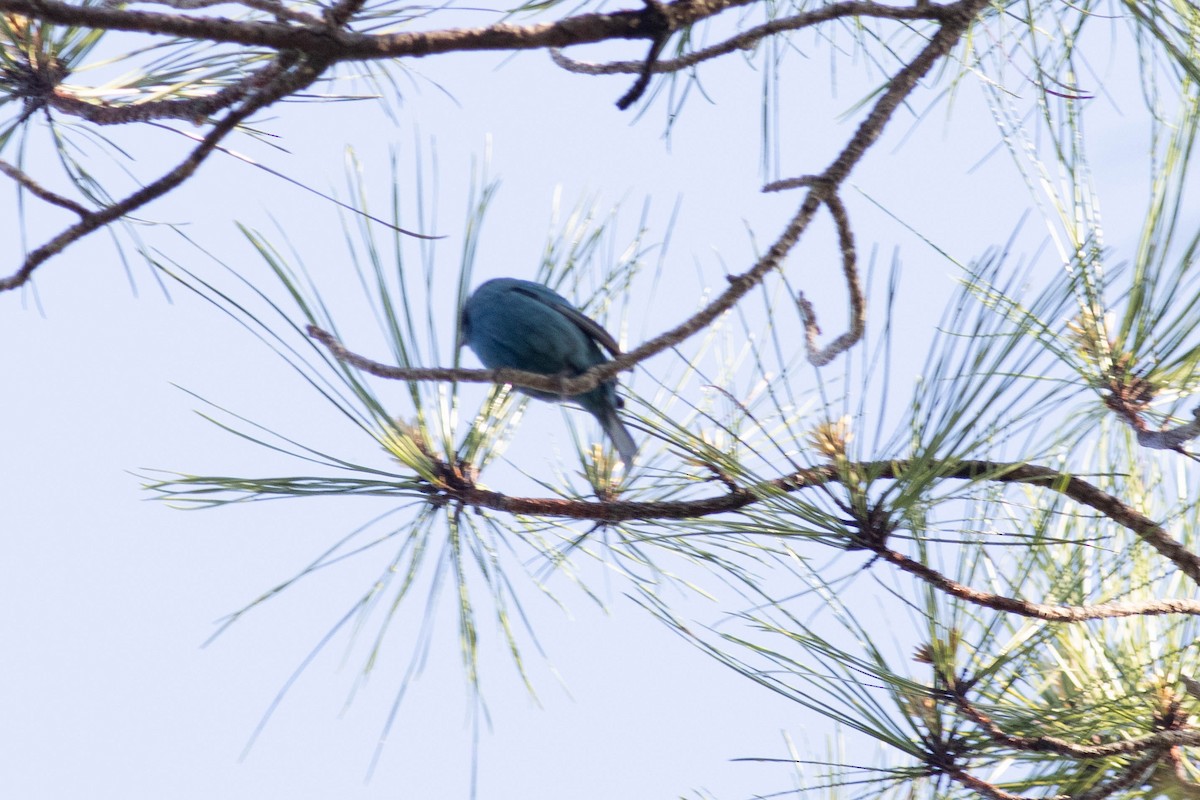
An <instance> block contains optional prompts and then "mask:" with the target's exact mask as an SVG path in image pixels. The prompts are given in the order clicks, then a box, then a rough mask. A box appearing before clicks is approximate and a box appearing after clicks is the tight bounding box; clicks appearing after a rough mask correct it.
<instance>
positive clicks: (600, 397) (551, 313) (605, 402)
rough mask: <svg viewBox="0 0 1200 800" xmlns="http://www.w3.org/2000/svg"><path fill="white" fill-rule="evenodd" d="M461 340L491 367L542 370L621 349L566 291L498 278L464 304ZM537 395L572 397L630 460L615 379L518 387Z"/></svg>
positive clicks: (570, 368)
mask: <svg viewBox="0 0 1200 800" xmlns="http://www.w3.org/2000/svg"><path fill="white" fill-rule="evenodd" d="M462 341H463V343H464V344H466V345H469V346H470V348H471V349H472V350H473V351H475V355H477V356H478V357H479V360H480V361H482V362H483V363H484V366H486V367H487V368H488V369H504V368H509V369H521V370H525V371H527V372H537V373H540V374H542V375H566V376H569V377H575V376H576V375H582V374H583V373H584V372H586V371H587V370H588V369H589V368H591V367H594V366H596V365H597V364H604V363H606V362H607V361H608V360H609V359H608V358H606V357H605V355H604V354H603V353H602V352H601V351H600V346H601V345H603V346H604V349H606V350H608V351H609V352H610V353H612V354H613V355H614V356H615V355H619V354H620V349H619V348H618V347H617V342H616V340H615V339H613V337H612V335H610V334H609V333H608V331H606V330H604V328H602V327H600V325H599V324H598V323H596V321H595V320H592V319H590V318H588V317H586V316H584V315H583V313H582V312H581V311H580V310H579V309H577V308H575V306H573V305H571V303H570V301H568V300H567V299H566V298H565V297H563V296H561V295H559V294H558V293H557V292H555V291H553V290H552V289H549V288H547V287H545V286H543V285H541V284H540V283H532V282H531V281H522V280H518V279H516V278H495V279H493V280H490V281H487V282H486V283H484V284H483V285H481V286H480V287H479V288H478V289H476V290H475V293H474V294H472V295H471V296H470V298H468V299H467V303H466V305H465V306H463V310H462ZM517 388H518V389H519V390H520V391H522V392H524V393H525V394H527V395H530V396H531V397H536V398H537V399H539V400H550V401H562V400H573V401H575V402H577V403H579V405H581V406H583V408H584V409H585V410H587V411H589V412H591V414H592V415H593V416H594V417H595V418H596V419H598V420H599V421H600V427H601V428H603V429H604V432H605V433H607V434H608V437H609V438H610V439H612V441H613V444H614V445H616V447H617V452H619V453H620V454H621V458H622V460H624V462H625V464H626V465H631V464H633V456H634V453H636V452H637V445H636V444H634V442H633V437H631V436H630V435H629V431H628V430H626V428H625V426H624V425H623V424H622V423H621V419H620V417H618V416H617V409H618V408H621V407H622V406H623V405H624V403H622V402H621V400H620V398H618V397H617V381H616V379H615V378H614V379H612V380H607V381H605V382H604V383H602V384H600V385H599V386H597V387H596V388H595V389H592V390H591V391H589V392H584V393H583V394H580V395H575V396H572V397H563V396H561V395H558V394H555V393H554V392H544V391H541V390H539V389H527V388H525V387H523V386H522V387H517Z"/></svg>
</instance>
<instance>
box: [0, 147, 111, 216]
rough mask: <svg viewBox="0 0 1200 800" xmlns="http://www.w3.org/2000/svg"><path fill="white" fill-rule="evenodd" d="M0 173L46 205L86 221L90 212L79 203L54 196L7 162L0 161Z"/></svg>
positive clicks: (57, 195)
mask: <svg viewBox="0 0 1200 800" xmlns="http://www.w3.org/2000/svg"><path fill="white" fill-rule="evenodd" d="M0 172H3V173H4V174H5V175H7V176H8V177H10V178H12V179H13V180H14V181H16V182H17V183H19V184H21V185H22V186H24V187H25V188H26V189H28V190H29V192H30V194H33V195H35V196H36V197H39V198H41V199H42V200H45V201H46V202H47V203H51V204H52V205H56V206H59V207H60V208H65V209H67V210H68V211H74V212H75V213H76V214H78V215H79V216H80V218H81V219H86V218H87V217H88V215H89V214H91V213H92V212H91V211H89V210H88V209H86V208H84V207H83V206H82V205H80V204H79V203H77V202H75V201H74V200H72V199H71V198H69V197H63V196H62V195H61V194H55V193H54V192H52V191H50V190H49V189H47V188H45V187H44V186H42V185H41V184H40V183H38V182H37V181H35V180H34V179H33V178H31V177H30V176H29V175H28V174H26V173H25V172H23V171H21V170H20V169H18V168H17V167H14V166H13V165H12V164H9V163H8V162H7V161H3V160H0Z"/></svg>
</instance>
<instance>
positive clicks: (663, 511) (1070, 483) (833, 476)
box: [431, 460, 1200, 618]
mask: <svg viewBox="0 0 1200 800" xmlns="http://www.w3.org/2000/svg"><path fill="white" fill-rule="evenodd" d="M908 467H909V462H907V461H903V460H894V461H868V462H861V463H850V464H848V465H846V469H849V470H850V471H852V472H854V473H857V474H869V475H874V476H878V477H879V478H880V479H883V480H903V479H904V474H905V472H906V471H907V469H908ZM846 469H842V470H839V469H838V468H835V467H833V466H823V467H812V468H809V469H803V470H800V471H798V472H794V473H792V474H790V475H785V476H782V477H779V478H775V479H773V480H770V481H765V482H763V483H761V484H758V485H756V486H752V487H747V488H744V489H736V490H732V491H729V492H727V493H725V494H720V495H714V496H712V497H706V498H700V499H697V500H677V501H663V502H631V501H626V500H604V501H590V500H564V499H561V498H553V497H551V498H530V497H509V496H507V495H504V494H501V493H499V492H494V491H491V490H490V489H481V488H479V487H477V486H475V485H474V484H463V485H462V486H457V487H454V488H449V487H442V488H439V489H436V490H433V489H431V492H436V493H438V494H439V495H440V496H442V497H444V498H445V499H447V500H450V501H453V502H458V503H461V504H463V505H466V506H476V507H480V508H488V509H492V510H495V511H502V512H505V513H509V514H526V515H534V516H549V517H562V518H566V519H587V520H593V521H596V522H625V521H629V520H666V519H696V518H700V517H707V516H713V515H716V514H724V513H729V512H734V511H739V510H741V509H743V508H746V507H748V506H751V505H753V504H755V503H758V502H762V501H763V500H764V498H769V497H772V496H774V495H777V494H779V493H780V492H785V493H786V492H795V491H800V490H803V489H809V488H813V487H818V486H825V485H827V484H832V483H840V482H841V481H842V477H841V476H842V475H845V474H847V472H846ZM940 477H941V478H943V479H955V480H971V481H990V482H994V483H1019V484H1025V485H1029V486H1039V487H1043V488H1045V489H1049V490H1050V491H1053V492H1057V493H1059V494H1062V495H1064V496H1066V497H1069V498H1071V499H1072V500H1074V501H1075V502H1077V503H1079V504H1081V505H1084V506H1087V507H1088V508H1091V509H1093V510H1095V511H1098V512H1100V513H1101V514H1102V515H1104V516H1105V517H1107V518H1108V519H1110V520H1112V521H1113V522H1115V523H1117V524H1118V525H1120V526H1121V527H1123V528H1126V529H1128V530H1131V531H1133V532H1134V533H1135V534H1137V535H1138V536H1139V537H1140V538H1141V539H1142V540H1143V541H1144V542H1146V543H1147V544H1149V545H1150V546H1151V547H1153V548H1154V549H1155V550H1157V551H1158V552H1159V553H1160V554H1162V555H1163V556H1164V557H1166V558H1167V559H1168V560H1170V561H1171V563H1172V564H1174V565H1175V566H1176V567H1177V568H1178V569H1179V570H1180V571H1181V572H1183V573H1184V574H1185V575H1187V576H1188V577H1189V578H1191V580H1192V581H1193V582H1194V583H1197V584H1200V556H1197V555H1196V554H1195V553H1193V552H1192V551H1191V550H1189V549H1188V548H1187V547H1185V546H1184V545H1183V544H1182V543H1181V542H1179V541H1177V540H1175V539H1174V538H1172V537H1171V535H1170V534H1169V533H1167V531H1166V530H1165V529H1164V528H1163V527H1162V526H1161V525H1159V524H1158V523H1156V522H1154V521H1153V520H1152V519H1150V518H1149V517H1147V516H1145V515H1143V514H1141V513H1139V512H1138V511H1137V510H1135V509H1134V508H1132V507H1131V506H1129V505H1126V504H1125V503H1124V502H1122V501H1121V500H1120V498H1117V497H1114V496H1113V495H1111V494H1109V493H1108V492H1105V491H1103V490H1102V489H1100V488H1098V487H1096V486H1093V485H1092V484H1090V483H1088V482H1087V481H1085V480H1083V479H1082V478H1077V477H1075V476H1073V475H1064V474H1063V473H1061V472H1059V471H1058V470H1055V469H1051V468H1050V467H1043V466H1039V465H1036V464H1011V463H1003V462H996V461H977V460H972V461H960V462H955V463H954V464H953V465H947V467H946V468H945V469H944V471H943V472H942V473H941V474H940ZM894 563H896V565H897V566H902V564H901V563H900V562H899V561H898V560H897V561H896V562H894ZM913 563H915V562H911V561H910V562H909V564H913ZM902 568H904V569H906V571H910V572H914V573H915V570H914V569H912V568H911V567H908V566H902ZM921 577H922V578H923V579H929V580H931V581H936V580H938V573H932V574H930V575H922V576H921ZM948 588H949V587H948ZM964 588H965V587H964ZM1159 602H1164V603H1171V602H1174V601H1169V600H1167V601H1159ZM1036 608H1037V607H1036V606H1034V607H1033V608H1031V609H1028V610H1031V611H1033V610H1036ZM1011 610H1013V611H1015V612H1019V611H1020V609H1019V608H1017V607H1014V608H1012V609H1011ZM1071 613H1072V612H1070V611H1067V612H1066V613H1065V615H1064V616H1066V617H1067V618H1069V617H1070V615H1071ZM1163 613H1167V612H1165V611H1164V612H1163ZM1030 616H1036V614H1030Z"/></svg>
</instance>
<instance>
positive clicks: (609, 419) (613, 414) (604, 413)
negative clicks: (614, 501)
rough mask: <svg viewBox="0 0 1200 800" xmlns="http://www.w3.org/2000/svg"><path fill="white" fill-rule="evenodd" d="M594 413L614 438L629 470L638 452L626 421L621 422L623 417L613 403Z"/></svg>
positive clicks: (609, 435) (609, 436)
mask: <svg viewBox="0 0 1200 800" xmlns="http://www.w3.org/2000/svg"><path fill="white" fill-rule="evenodd" d="M592 413H594V414H595V415H596V419H598V420H600V427H601V428H603V429H604V432H605V433H606V434H608V438H609V439H612V443H613V444H614V445H615V446H616V448H617V452H618V453H620V454H621V460H622V461H624V462H625V469H627V470H628V469H629V468H630V467H632V466H633V457H634V455H635V454H636V453H637V445H636V444H635V443H634V441H633V437H632V436H630V435H629V430H628V429H627V428H626V427H625V423H623V422H621V418H620V417H619V416H617V409H616V408H614V407H613V406H611V405H606V406H605V407H604V408H602V409H599V410H597V411H594V412H592Z"/></svg>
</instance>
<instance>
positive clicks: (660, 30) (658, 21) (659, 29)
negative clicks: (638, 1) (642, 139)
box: [617, 0, 672, 111]
mask: <svg viewBox="0 0 1200 800" xmlns="http://www.w3.org/2000/svg"><path fill="white" fill-rule="evenodd" d="M642 2H644V3H645V4H646V10H645V12H644V13H645V14H646V19H647V25H646V28H647V30H648V31H652V32H653V33H654V38H653V39H652V40H651V42H650V51H649V52H648V53H646V58H645V59H644V60H643V61H642V68H641V70H639V71H638V79H637V80H636V81H634V82H633V86H631V87H629V91H627V92H626V93H625V94H624V95H622V96H621V99H620V100H618V101H617V108H619V109H621V110H622V111H624V110H625V109H627V108H629V107H630V106H631V105H633V104H634V103H636V102H637V101H638V100H639V99H640V98H641V96H642V95H643V94H645V93H646V87H648V86H649V85H650V76H651V74H653V72H654V62H656V61H658V57H659V55H660V54H661V53H662V49H663V47H665V46H666V44H667V40H668V39H670V38H671V32H672V28H671V24H670V18H669V17H668V16H667V14H666V12H665V11H664V10H663V6H662V4H661V3H660V2H658V0H642Z"/></svg>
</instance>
